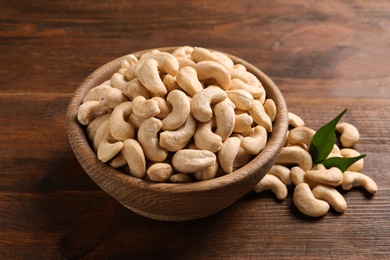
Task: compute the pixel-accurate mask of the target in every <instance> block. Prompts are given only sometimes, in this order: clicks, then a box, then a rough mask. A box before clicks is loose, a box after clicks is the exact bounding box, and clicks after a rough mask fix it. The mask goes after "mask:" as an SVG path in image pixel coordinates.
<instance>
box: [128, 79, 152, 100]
mask: <svg viewBox="0 0 390 260" xmlns="http://www.w3.org/2000/svg"><path fill="white" fill-rule="evenodd" d="M123 94H125V95H126V96H127V97H128V98H129V99H130V100H134V98H136V97H138V96H143V97H144V98H145V99H149V98H150V93H149V90H147V89H146V88H145V87H144V85H142V83H141V81H140V80H139V79H138V78H134V79H132V80H130V81H129V83H128V84H127V87H126V88H125V89H124V90H123Z"/></svg>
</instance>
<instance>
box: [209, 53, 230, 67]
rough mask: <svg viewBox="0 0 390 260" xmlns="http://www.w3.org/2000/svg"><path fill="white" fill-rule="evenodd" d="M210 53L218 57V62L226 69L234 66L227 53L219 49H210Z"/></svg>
mask: <svg viewBox="0 0 390 260" xmlns="http://www.w3.org/2000/svg"><path fill="white" fill-rule="evenodd" d="M212 54H213V55H214V56H215V57H216V58H217V59H218V62H219V63H221V65H222V66H224V67H225V68H226V69H228V70H230V69H232V68H233V67H234V62H233V60H232V59H231V58H229V57H228V56H227V55H225V54H223V53H222V52H219V51H212Z"/></svg>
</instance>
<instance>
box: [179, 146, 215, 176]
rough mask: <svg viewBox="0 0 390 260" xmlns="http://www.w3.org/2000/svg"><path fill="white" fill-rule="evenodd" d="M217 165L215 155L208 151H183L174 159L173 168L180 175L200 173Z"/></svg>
mask: <svg viewBox="0 0 390 260" xmlns="http://www.w3.org/2000/svg"><path fill="white" fill-rule="evenodd" d="M215 163H216V156H215V154H214V153H212V152H210V151H207V150H195V149H182V150H179V151H177V152H176V153H175V154H174V155H173V157H172V165H173V168H174V169H175V170H176V171H178V172H180V173H194V172H199V171H201V170H204V169H206V168H208V167H210V166H212V165H213V164H215Z"/></svg>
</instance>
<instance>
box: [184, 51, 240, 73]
mask: <svg viewBox="0 0 390 260" xmlns="http://www.w3.org/2000/svg"><path fill="white" fill-rule="evenodd" d="M191 59H192V60H193V61H195V62H197V63H198V62H201V61H205V60H209V61H215V62H218V63H219V64H221V65H222V66H224V67H225V68H233V66H234V63H233V61H232V60H231V59H230V58H229V57H228V56H226V55H224V54H223V53H221V52H216V51H210V50H208V49H205V48H201V47H195V48H194V50H193V52H192V53H191Z"/></svg>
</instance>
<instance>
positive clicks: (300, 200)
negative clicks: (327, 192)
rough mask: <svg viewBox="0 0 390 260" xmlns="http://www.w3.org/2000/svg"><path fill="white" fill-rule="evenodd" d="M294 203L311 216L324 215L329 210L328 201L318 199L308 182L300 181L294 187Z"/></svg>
mask: <svg viewBox="0 0 390 260" xmlns="http://www.w3.org/2000/svg"><path fill="white" fill-rule="evenodd" d="M293 202H294V205H295V206H296V207H297V208H298V210H299V211H300V212H302V213H303V214H305V215H308V216H310V217H320V216H324V215H325V214H326V213H327V212H328V210H329V204H328V202H326V201H324V200H319V199H316V198H315V197H314V195H313V193H312V191H311V190H310V187H309V185H308V184H307V183H300V184H298V185H297V186H296V187H295V189H294V194H293Z"/></svg>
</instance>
